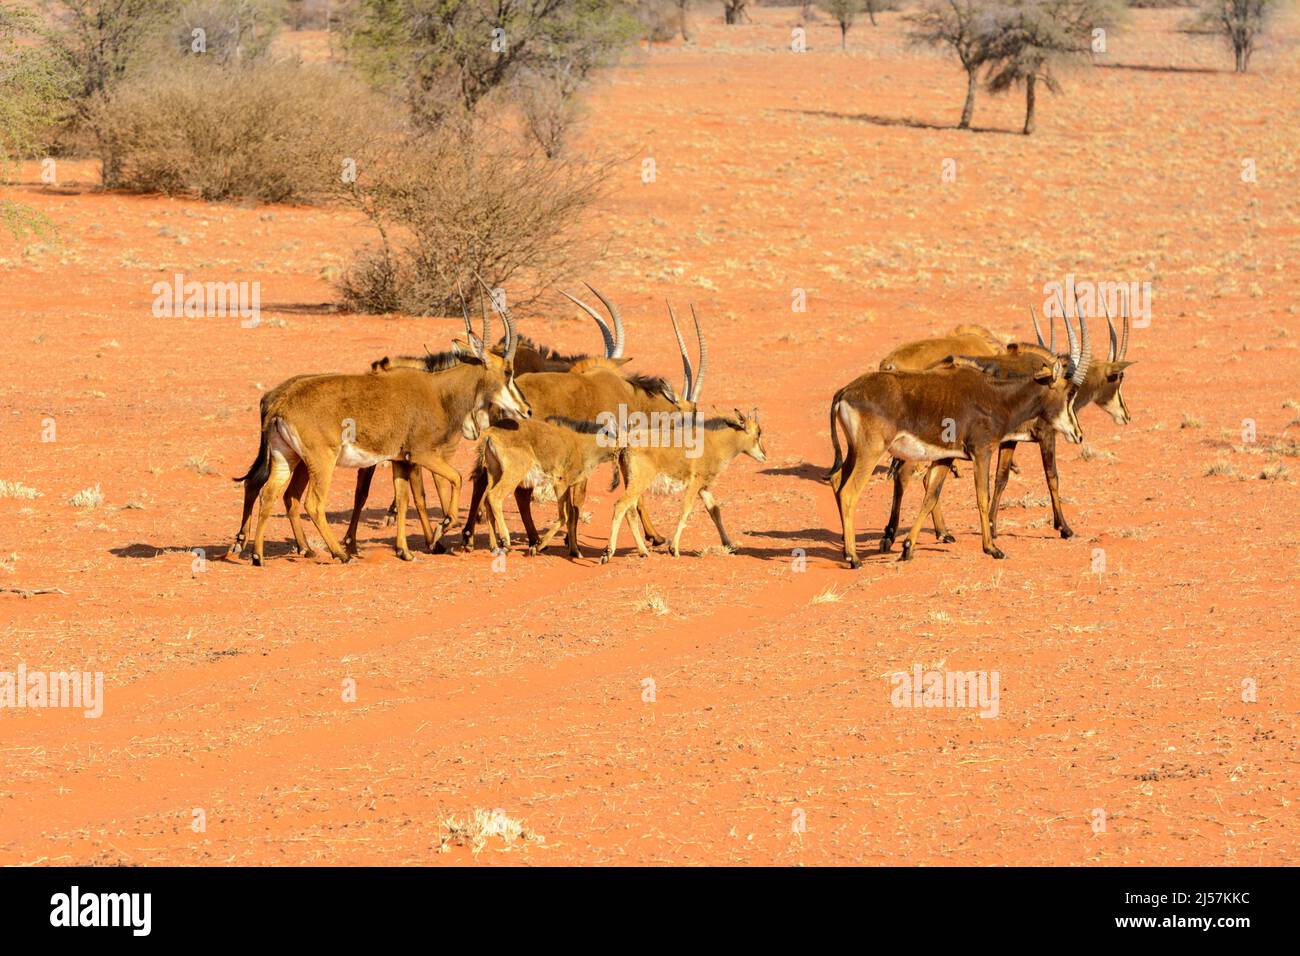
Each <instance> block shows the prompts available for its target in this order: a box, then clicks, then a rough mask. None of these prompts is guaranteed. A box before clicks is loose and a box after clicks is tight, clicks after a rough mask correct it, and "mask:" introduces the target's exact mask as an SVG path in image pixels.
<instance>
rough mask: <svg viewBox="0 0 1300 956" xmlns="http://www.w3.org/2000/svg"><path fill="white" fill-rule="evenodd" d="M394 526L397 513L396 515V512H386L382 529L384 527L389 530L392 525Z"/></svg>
mask: <svg viewBox="0 0 1300 956" xmlns="http://www.w3.org/2000/svg"><path fill="white" fill-rule="evenodd" d="M395 524H397V513H396V512H393V511H390V512H388V514H386V515H384V524H383V527H385V528H391V527H392V526H393V525H395Z"/></svg>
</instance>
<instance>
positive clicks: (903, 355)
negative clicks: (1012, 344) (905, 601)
mask: <svg viewBox="0 0 1300 956" xmlns="http://www.w3.org/2000/svg"><path fill="white" fill-rule="evenodd" d="M1005 352H1006V347H1005V346H1004V345H1003V344H1002V342H1001V340H1000V339H999V338H998V337H997V336H996V335H994V334H993V333H992V332H990V331H989V330H988V329H986V328H984V326H982V325H958V326H956V327H955V328H954V329H953V330H952V331H951V332H949V333H948V334H947V335H943V336H938V337H936V338H932V339H920V340H918V341H915V342H907V343H905V344H903V345H900V346H899V347H898V348H896V349H894V350H893V351H892V352H890V353H889V354H888V355H886V356H885V357H884V358H883V359H881V361H880V370H881V371H882V372H890V371H904V372H919V371H922V370H924V369H927V368H930V367H932V366H933V365H934V364H935V363H937V362H941V361H943V360H944V359H945V358H947V357H948V356H950V355H970V356H993V355H1002V354H1004V353H1005ZM837 398H838V396H836V397H835V398H832V400H831V404H832V405H834V403H835V400H836V399H837ZM831 427H832V428H834V427H835V426H834V424H832V425H831ZM903 464H904V463H903V461H902V459H899V458H895V459H894V460H893V461H892V462H891V463H890V466H889V471H888V476H889V477H891V478H892V479H893V482H894V499H893V505H892V506H891V509H890V512H889V522H888V523H887V524H886V525H885V533H884V536H883V537H882V538H881V539H880V550H882V551H888V550H889V549H890V548H891V547H892V546H893V543H894V536H895V535H896V534H897V532H898V517H899V512H900V511H901V510H902V504H903V493H904V491H905V490H906V488H907V483H908V481H910V480H911V478H912V476H913V475H914V474H925V473H927V472H928V471H929V469H930V465H929V463H928V462H918V463H916V464H915V465H914V466H913V467H911V468H904V467H903ZM839 467H840V459H839V449H838V448H837V449H836V459H835V463H834V464H833V465H832V466H831V471H832V472H835V471H838V470H839ZM950 467H952V469H953V474H954V475H956V474H957V471H956V465H951V466H950ZM930 519H931V520H932V521H933V522H934V536H935V539H936V540H938V541H939V542H941V543H943V544H951V543H952V542H954V541H956V540H957V539H956V538H954V537H953V536H952V535H951V534H949V533H948V528H947V525H946V523H945V522H944V520H943V509H942V508H941V507H940V506H939V505H938V504H936V505H935V507H934V510H933V511H932V512H930Z"/></svg>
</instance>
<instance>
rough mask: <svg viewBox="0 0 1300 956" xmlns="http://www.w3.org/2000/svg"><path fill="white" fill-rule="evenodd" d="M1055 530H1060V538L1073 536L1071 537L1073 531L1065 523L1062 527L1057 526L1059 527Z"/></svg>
mask: <svg viewBox="0 0 1300 956" xmlns="http://www.w3.org/2000/svg"><path fill="white" fill-rule="evenodd" d="M1057 530H1059V531H1060V532H1061V537H1062V538H1073V537H1074V531H1072V530H1071V529H1070V526H1069V525H1065V526H1064V527H1062V528H1059V529H1057Z"/></svg>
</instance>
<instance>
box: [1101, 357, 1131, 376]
mask: <svg viewBox="0 0 1300 956" xmlns="http://www.w3.org/2000/svg"><path fill="white" fill-rule="evenodd" d="M1136 361H1137V359H1124V360H1123V361H1120V362H1111V363H1110V368H1108V369H1107V370H1106V371H1107V372H1109V373H1111V374H1114V373H1115V372H1122V371H1124V369H1126V368H1128V367H1129V366H1130V365H1132V364H1133V363H1134V362H1136Z"/></svg>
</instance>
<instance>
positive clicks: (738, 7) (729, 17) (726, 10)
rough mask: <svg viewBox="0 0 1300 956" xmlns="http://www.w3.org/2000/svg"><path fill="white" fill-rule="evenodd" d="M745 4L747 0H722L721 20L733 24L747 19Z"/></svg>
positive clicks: (747, 4)
mask: <svg viewBox="0 0 1300 956" xmlns="http://www.w3.org/2000/svg"><path fill="white" fill-rule="evenodd" d="M747 6H749V0H722V19H723V21H724V22H726V23H728V24H731V25H732V26H734V25H735V24H737V23H740V22H741V21H743V20H748V19H749V12H748V11H747V10H746V9H745V8H746V7H747Z"/></svg>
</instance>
